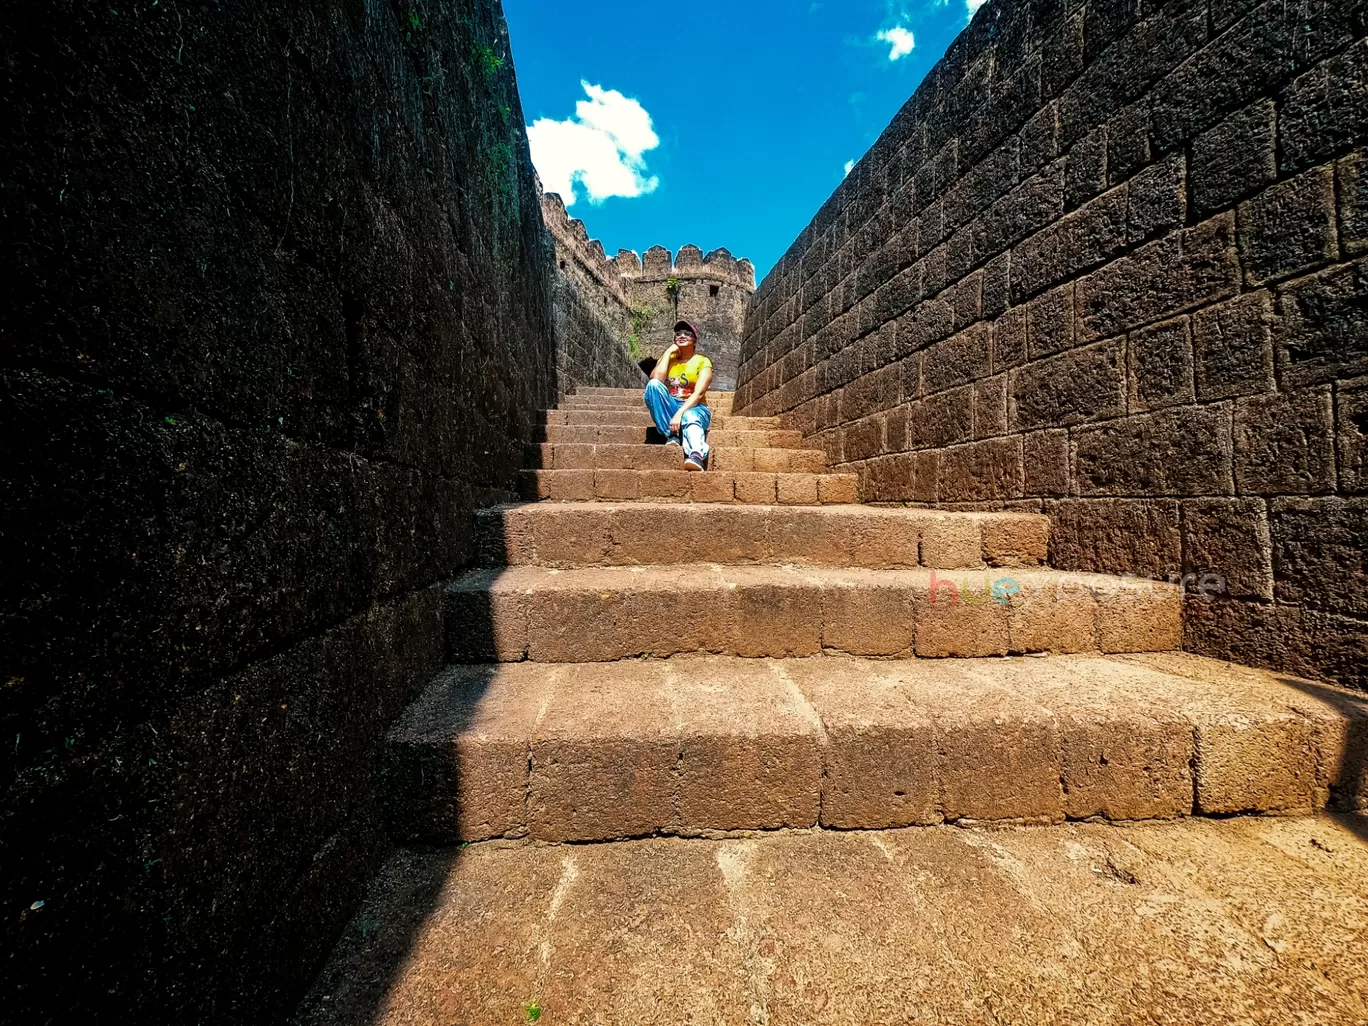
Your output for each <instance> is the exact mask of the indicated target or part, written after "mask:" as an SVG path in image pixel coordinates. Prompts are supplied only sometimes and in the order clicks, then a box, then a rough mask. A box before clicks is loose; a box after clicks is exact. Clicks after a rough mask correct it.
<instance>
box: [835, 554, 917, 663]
mask: <svg viewBox="0 0 1368 1026" xmlns="http://www.w3.org/2000/svg"><path fill="white" fill-rule="evenodd" d="M821 603H822V612H821V620H822V648H823V649H834V650H836V651H838V652H848V653H850V654H851V655H859V656H896V655H903V656H906V655H910V654H911V652H912V638H913V594H912V591H911V590H910V589H908V588H907V587H906V586H905V585H903V584H901V583H893V584H888V585H885V584H883V579H882V578H881V577H880V576H879V575H878V573H877V572H876V571H866V572H859V571H853V570H852V571H848V572H847V573H846V575H844V579H842V580H838V581H834V582H832V583H830V584H828V585H827V586H826V587H824V588H823V589H822V596H821Z"/></svg>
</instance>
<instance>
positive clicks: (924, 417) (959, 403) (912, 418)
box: [907, 386, 974, 449]
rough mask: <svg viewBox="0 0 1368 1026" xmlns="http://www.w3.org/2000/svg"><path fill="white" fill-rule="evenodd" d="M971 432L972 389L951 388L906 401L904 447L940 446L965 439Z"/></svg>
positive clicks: (972, 412)
mask: <svg viewBox="0 0 1368 1026" xmlns="http://www.w3.org/2000/svg"><path fill="white" fill-rule="evenodd" d="M973 434H974V401H973V388H972V386H966V387H963V388H956V389H951V390H950V391H948V392H944V393H942V394H941V395H937V396H931V397H929V398H927V399H922V400H919V401H917V402H915V403H911V404H909V406H908V407H907V447H908V448H909V449H928V448H940V447H941V446H945V445H951V444H953V443H955V442H962V441H967V440H968V439H970V438H972V437H973Z"/></svg>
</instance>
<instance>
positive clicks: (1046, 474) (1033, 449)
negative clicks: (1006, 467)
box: [1021, 430, 1070, 497]
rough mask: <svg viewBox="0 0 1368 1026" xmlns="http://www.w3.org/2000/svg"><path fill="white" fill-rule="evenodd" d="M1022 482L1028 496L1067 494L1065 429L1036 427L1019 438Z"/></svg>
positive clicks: (1067, 440)
mask: <svg viewBox="0 0 1368 1026" xmlns="http://www.w3.org/2000/svg"><path fill="white" fill-rule="evenodd" d="M1021 445H1022V465H1023V470H1024V477H1025V482H1024V485H1023V489H1024V491H1023V494H1025V495H1026V496H1029V497H1046V496H1049V497H1055V496H1064V495H1068V494H1069V480H1070V477H1069V433H1068V432H1067V431H1063V430H1059V431H1036V432H1033V433H1032V434H1028V435H1024V436H1023V437H1022V440H1021Z"/></svg>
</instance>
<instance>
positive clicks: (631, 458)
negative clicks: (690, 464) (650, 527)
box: [526, 442, 826, 474]
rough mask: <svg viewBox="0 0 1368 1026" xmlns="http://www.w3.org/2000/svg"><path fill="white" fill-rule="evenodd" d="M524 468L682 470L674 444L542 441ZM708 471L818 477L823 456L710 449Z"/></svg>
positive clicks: (528, 454) (814, 451) (805, 451)
mask: <svg viewBox="0 0 1368 1026" xmlns="http://www.w3.org/2000/svg"><path fill="white" fill-rule="evenodd" d="M526 465H527V466H528V467H529V468H531V469H540V470H683V469H684V450H683V449H681V448H680V447H679V446H677V445H645V444H642V445H585V444H582V443H577V442H561V443H555V442H541V443H532V444H529V445H528V446H527V448H526ZM708 469H709V470H715V471H725V470H730V471H741V472H743V473H762V474H820V473H823V472H824V471H825V470H826V455H825V453H823V452H821V451H820V450H817V449H771V448H764V449H738V448H727V447H721V446H713V447H712V456H711V459H710V460H709V463H708Z"/></svg>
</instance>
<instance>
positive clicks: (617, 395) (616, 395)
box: [565, 383, 736, 402]
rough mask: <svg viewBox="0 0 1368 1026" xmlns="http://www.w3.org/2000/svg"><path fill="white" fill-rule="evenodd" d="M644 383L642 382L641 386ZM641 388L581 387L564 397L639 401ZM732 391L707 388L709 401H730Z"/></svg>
mask: <svg viewBox="0 0 1368 1026" xmlns="http://www.w3.org/2000/svg"><path fill="white" fill-rule="evenodd" d="M644 387H645V385H644V383H643V385H642V388H644ZM642 388H604V387H592V386H591V387H582V388H577V389H575V390H574V391H573V392H571V393H570V394H569V395H567V396H566V397H565V398H567V399H635V400H636V401H637V402H640V401H641V392H642ZM735 394H736V393H734V392H723V391H718V390H717V389H715V388H714V389H709V390H708V399H709V401H725V402H731V399H732V396H733V395H735Z"/></svg>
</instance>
